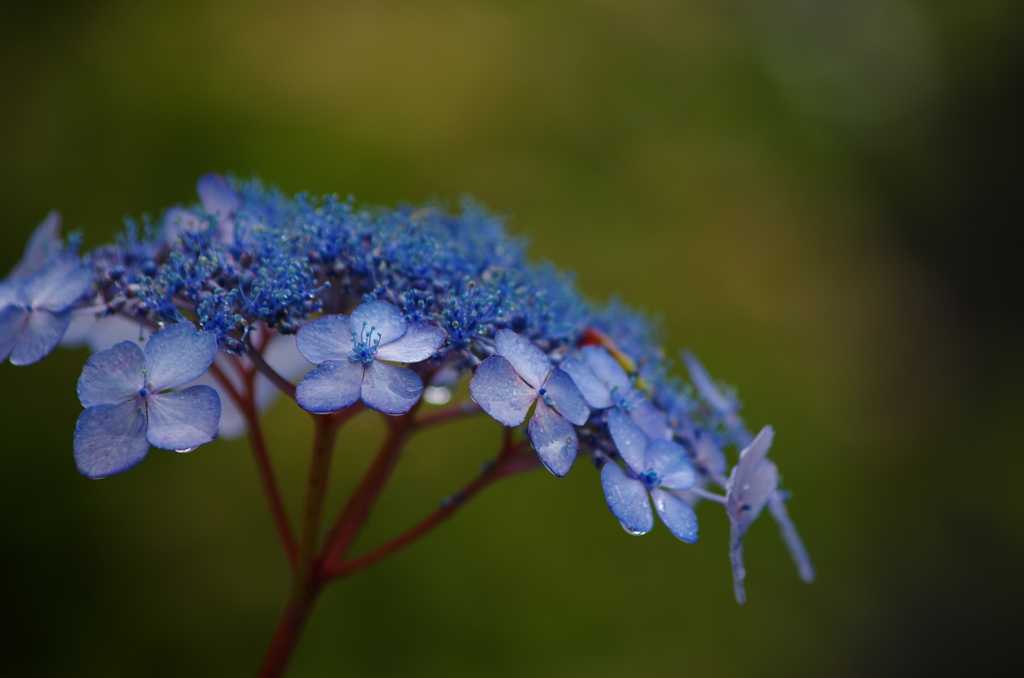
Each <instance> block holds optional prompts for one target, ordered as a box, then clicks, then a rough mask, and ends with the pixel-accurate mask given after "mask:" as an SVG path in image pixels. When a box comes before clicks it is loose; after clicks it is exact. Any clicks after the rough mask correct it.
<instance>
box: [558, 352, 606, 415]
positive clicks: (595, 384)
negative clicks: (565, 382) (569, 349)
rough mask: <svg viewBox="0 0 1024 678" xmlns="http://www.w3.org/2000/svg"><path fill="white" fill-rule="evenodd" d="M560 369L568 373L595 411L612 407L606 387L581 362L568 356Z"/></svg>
mask: <svg viewBox="0 0 1024 678" xmlns="http://www.w3.org/2000/svg"><path fill="white" fill-rule="evenodd" d="M560 367H561V368H562V369H563V370H565V371H566V372H568V373H569V376H570V377H572V380H573V382H574V383H575V384H576V388H578V389H579V390H580V393H582V394H583V397H584V398H585V399H586V401H587V404H588V405H590V406H591V407H593V408H594V409H595V410H604V409H607V408H609V407H611V406H612V405H614V403H613V402H612V394H611V392H610V391H609V390H608V387H607V386H606V385H605V383H604V382H603V381H602V380H600V379H598V378H597V375H595V374H594V371H593V370H591V369H590V368H589V367H588V366H587V364H586V363H584V362H583V361H582V360H579V359H578V358H575V357H573V356H569V357H568V358H566V359H565V360H563V361H562V364H561V365H560Z"/></svg>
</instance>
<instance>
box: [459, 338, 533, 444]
mask: <svg viewBox="0 0 1024 678" xmlns="http://www.w3.org/2000/svg"><path fill="white" fill-rule="evenodd" d="M469 394H470V395H471V396H472V397H473V400H474V401H476V404H477V405H479V406H480V407H482V408H484V412H486V413H487V414H489V415H491V416H492V417H493V418H494V419H496V420H497V421H498V422H499V423H501V424H504V425H505V426H519V425H520V424H522V423H523V421H524V420H525V419H526V413H527V412H528V411H529V410H530V405H532V404H533V401H534V400H536V399H537V391H536V390H535V389H533V388H530V386H529V384H527V383H526V382H525V381H523V380H522V378H521V377H520V376H519V375H518V374H516V371H515V368H513V367H512V363H510V362H509V361H508V360H506V359H505V358H502V357H501V356H500V355H492V356H491V357H490V358H488V359H487V360H485V361H483V362H482V363H480V366H479V367H477V368H476V373H474V374H473V379H472V380H470V382H469Z"/></svg>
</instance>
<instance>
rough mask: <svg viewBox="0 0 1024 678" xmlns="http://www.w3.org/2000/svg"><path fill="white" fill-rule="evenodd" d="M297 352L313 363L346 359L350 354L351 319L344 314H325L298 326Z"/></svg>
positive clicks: (296, 336) (296, 337)
mask: <svg viewBox="0 0 1024 678" xmlns="http://www.w3.org/2000/svg"><path fill="white" fill-rule="evenodd" d="M295 345H296V346H297V347H298V349H299V353H301V354H302V355H303V357H304V358H305V359H306V360H308V361H309V362H311V363H313V364H314V365H318V364H320V363H322V362H323V361H325V360H347V359H348V357H349V356H350V355H352V321H351V320H350V319H349V318H348V316H344V315H325V316H324V317H322V318H317V319H316V320H314V321H312V322H308V323H306V324H305V325H303V326H302V327H300V328H299V331H298V332H297V333H296V335H295Z"/></svg>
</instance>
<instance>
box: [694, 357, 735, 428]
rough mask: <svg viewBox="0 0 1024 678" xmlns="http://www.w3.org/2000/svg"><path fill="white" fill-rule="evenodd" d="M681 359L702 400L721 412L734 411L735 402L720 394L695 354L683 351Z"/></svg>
mask: <svg viewBox="0 0 1024 678" xmlns="http://www.w3.org/2000/svg"><path fill="white" fill-rule="evenodd" d="M683 361H684V362H685V363H686V369H687V370H688V371H689V372H690V381H692V382H693V385H694V386H696V387H697V391H698V392H699V393H700V394H701V396H703V397H704V400H706V401H708V404H709V405H711V406H712V407H713V408H715V409H716V410H718V411H719V412H720V413H722V414H728V413H730V412H734V411H735V409H736V405H735V403H733V402H732V401H731V400H729V399H728V398H726V397H725V396H724V395H722V392H721V391H719V390H718V386H716V385H715V382H714V380H713V379H711V375H709V374H708V371H707V370H706V369H704V365H702V364H701V362H700V361H699V360H697V356H695V355H693V354H692V353H690V352H689V351H683Z"/></svg>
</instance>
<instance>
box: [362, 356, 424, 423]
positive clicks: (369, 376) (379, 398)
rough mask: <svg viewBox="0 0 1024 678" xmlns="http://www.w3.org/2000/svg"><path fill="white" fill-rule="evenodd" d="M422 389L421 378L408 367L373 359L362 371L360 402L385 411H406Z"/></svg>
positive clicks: (388, 412) (395, 412) (387, 412)
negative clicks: (361, 395)
mask: <svg viewBox="0 0 1024 678" xmlns="http://www.w3.org/2000/svg"><path fill="white" fill-rule="evenodd" d="M422 393H423V380H422V379H420V375H418V374H416V373H415V372H413V371H412V370H410V369H409V368H408V367H399V366H398V365H389V364H388V363H382V362H380V361H379V360H375V361H373V363H371V364H370V366H369V367H367V368H366V372H365V373H364V375H363V392H362V394H363V402H364V403H366V404H367V406H369V407H370V408H371V409H374V410H377V411H378V412H383V413H384V414H405V413H406V412H408V411H409V410H411V409H412V406H413V405H415V404H416V401H417V400H419V399H420V395H421V394H422Z"/></svg>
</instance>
